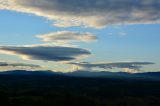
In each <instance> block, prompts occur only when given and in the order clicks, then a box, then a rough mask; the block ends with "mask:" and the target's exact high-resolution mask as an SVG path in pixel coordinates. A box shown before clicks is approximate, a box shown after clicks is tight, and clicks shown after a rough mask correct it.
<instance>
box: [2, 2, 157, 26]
mask: <svg viewBox="0 0 160 106" xmlns="http://www.w3.org/2000/svg"><path fill="white" fill-rule="evenodd" d="M0 9H8V10H14V11H18V12H24V13H31V14H35V15H37V16H43V17H46V18H47V19H49V20H53V23H54V25H56V26H60V27H68V26H81V25H82V26H89V27H96V28H100V27H104V26H108V25H114V24H116V25H117V24H150V23H160V11H159V10H160V1H159V0H0Z"/></svg>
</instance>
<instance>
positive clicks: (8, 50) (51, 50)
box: [0, 46, 91, 61]
mask: <svg viewBox="0 0 160 106" xmlns="http://www.w3.org/2000/svg"><path fill="white" fill-rule="evenodd" d="M0 53H5V54H10V55H17V56H21V57H22V58H24V59H31V60H44V61H70V60H74V59H77V58H80V57H83V56H86V55H90V54H91V53H90V52H89V51H88V50H86V49H81V48H73V47H58V46H57V47H52V46H30V47H29V46H28V47H26V46H25V47H16V46H1V47H0Z"/></svg>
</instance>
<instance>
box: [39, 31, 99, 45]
mask: <svg viewBox="0 0 160 106" xmlns="http://www.w3.org/2000/svg"><path fill="white" fill-rule="evenodd" d="M36 37H38V38H40V39H42V41H44V42H51V43H54V44H55V45H71V44H70V43H72V42H92V41H95V40H97V37H96V36H95V35H94V34H92V33H89V32H86V33H80V32H72V31H58V32H52V33H48V34H42V35H37V36H36Z"/></svg>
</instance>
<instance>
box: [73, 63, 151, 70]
mask: <svg viewBox="0 0 160 106" xmlns="http://www.w3.org/2000/svg"><path fill="white" fill-rule="evenodd" d="M70 64H74V65H77V66H80V67H83V68H91V69H92V68H103V69H114V68H121V69H132V70H137V71H139V70H140V69H141V68H143V66H145V65H152V64H154V63H152V62H115V63H88V62H81V63H70Z"/></svg>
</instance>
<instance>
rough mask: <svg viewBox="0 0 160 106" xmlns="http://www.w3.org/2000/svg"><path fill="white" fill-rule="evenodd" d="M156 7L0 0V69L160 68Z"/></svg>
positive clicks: (159, 5)
mask: <svg viewBox="0 0 160 106" xmlns="http://www.w3.org/2000/svg"><path fill="white" fill-rule="evenodd" d="M159 9H160V1H159V0H135V1H133V0H82V1H78V0H0V70H1V71H5V70H10V69H31V70H36V69H37V70H43V69H44V70H53V71H62V72H68V71H76V70H80V69H81V70H91V71H93V70H98V71H101V70H106V71H108V70H110V71H127V72H139V71H140V72H146V71H147V72H148V71H149V72H150V71H151V72H152V71H160V55H159V54H160V47H159V45H160V24H159V23H160V11H159ZM4 63H5V65H4ZM15 64H16V65H15Z"/></svg>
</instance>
